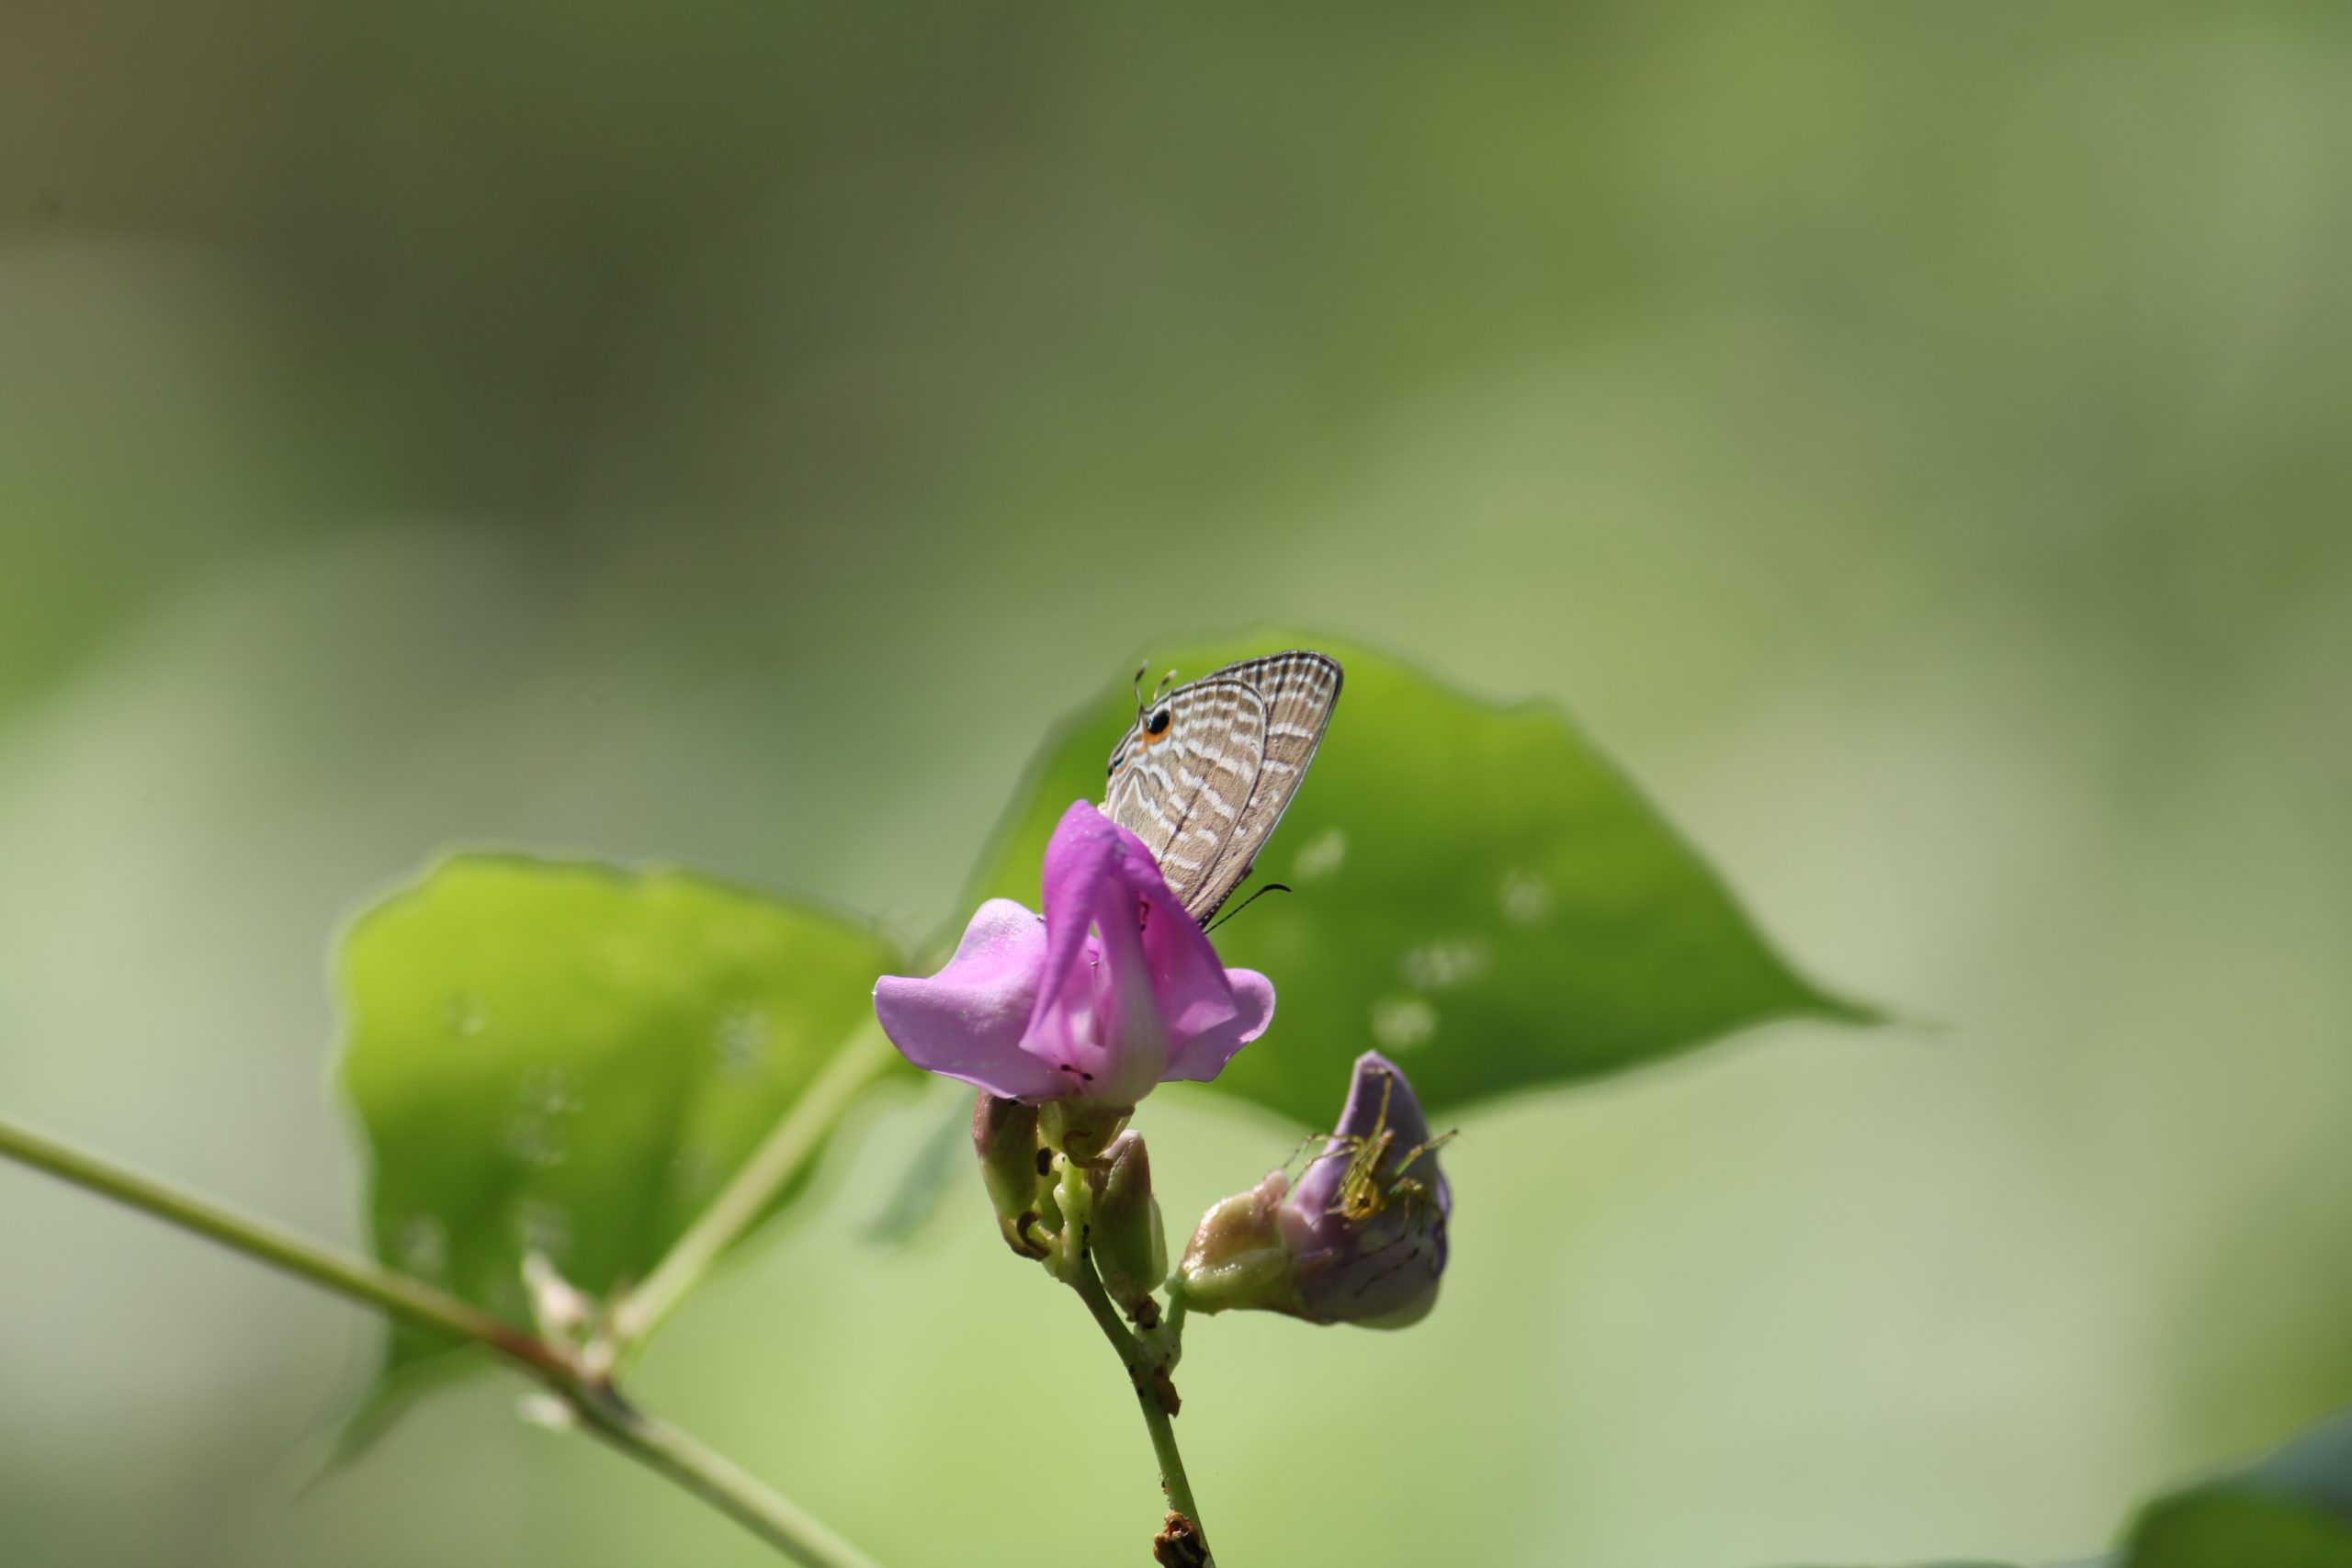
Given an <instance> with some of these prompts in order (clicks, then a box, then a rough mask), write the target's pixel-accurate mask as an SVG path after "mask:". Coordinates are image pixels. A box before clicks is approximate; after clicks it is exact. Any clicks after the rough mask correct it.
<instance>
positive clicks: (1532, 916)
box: [1502, 871, 1552, 926]
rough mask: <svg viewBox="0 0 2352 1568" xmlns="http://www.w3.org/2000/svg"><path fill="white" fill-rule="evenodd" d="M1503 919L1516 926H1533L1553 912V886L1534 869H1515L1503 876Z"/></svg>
mask: <svg viewBox="0 0 2352 1568" xmlns="http://www.w3.org/2000/svg"><path fill="white" fill-rule="evenodd" d="M1502 900H1503V919H1507V920H1509V921H1510V923H1511V924H1513V925H1515V926H1532V925H1533V924H1534V923H1535V922H1536V921H1538V920H1540V919H1543V918H1544V916H1546V915H1548V914H1550V913H1551V912H1552V888H1551V885H1550V884H1548V883H1546V882H1545V881H1544V879H1543V878H1542V877H1540V876H1538V875H1536V874H1534V873H1533V872H1532V871H1514V872H1512V873H1511V874H1510V875H1508V876H1506V877H1504V878H1503V893H1502Z"/></svg>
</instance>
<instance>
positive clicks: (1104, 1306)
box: [1058, 1166, 1216, 1568]
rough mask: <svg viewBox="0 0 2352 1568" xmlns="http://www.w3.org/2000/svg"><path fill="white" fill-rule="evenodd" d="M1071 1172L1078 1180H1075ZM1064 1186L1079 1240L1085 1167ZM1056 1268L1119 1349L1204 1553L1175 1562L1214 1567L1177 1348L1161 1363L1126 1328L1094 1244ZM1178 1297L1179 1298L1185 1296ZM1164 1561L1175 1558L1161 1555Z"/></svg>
mask: <svg viewBox="0 0 2352 1568" xmlns="http://www.w3.org/2000/svg"><path fill="white" fill-rule="evenodd" d="M1073 1174H1075V1176H1076V1179H1075V1180H1072V1179H1071V1178H1072V1175H1073ZM1062 1191H1063V1194H1064V1197H1063V1202H1064V1206H1065V1218H1064V1224H1065V1225H1066V1226H1070V1225H1074V1226H1076V1227H1077V1233H1076V1235H1069V1232H1068V1231H1067V1230H1066V1231H1065V1235H1066V1236H1069V1239H1070V1240H1079V1239H1080V1238H1082V1237H1083V1236H1084V1235H1086V1228H1087V1222H1088V1218H1089V1216H1088V1214H1087V1204H1086V1197H1085V1193H1086V1183H1085V1177H1084V1174H1083V1172H1080V1171H1078V1170H1077V1168H1076V1167H1074V1166H1065V1169H1064V1177H1063V1181H1062ZM1058 1271H1059V1272H1062V1273H1063V1274H1064V1276H1065V1278H1066V1279H1067V1280H1069V1287H1070V1289H1072V1290H1074V1291H1076V1292H1078V1295H1079V1299H1080V1301H1082V1302H1084V1303H1086V1310H1087V1311H1088V1312H1089V1313H1091V1314H1092V1315H1093V1318H1094V1324H1095V1326H1096V1327H1098V1328H1100V1329H1102V1330H1103V1338H1105V1339H1108V1340H1109V1341H1110V1342H1111V1348H1112V1349H1113V1350H1114V1351H1116V1352H1118V1357H1119V1364H1120V1365H1121V1366H1123V1367H1125V1369H1126V1372H1127V1382H1128V1384H1129V1385H1130V1386H1131V1387H1133V1388H1134V1390H1135V1392H1136V1405H1137V1407H1138V1408H1140V1409H1141V1410H1142V1412H1143V1424H1144V1428H1145V1430H1147V1431H1148V1432H1149V1433H1150V1435H1151V1451H1152V1455H1153V1457H1154V1458H1155V1459H1156V1460H1157V1461H1159V1489H1160V1491H1161V1492H1162V1493H1164V1494H1165V1495H1167V1498H1168V1506H1169V1507H1170V1508H1171V1509H1173V1510H1174V1511H1175V1512H1177V1513H1179V1514H1182V1516H1183V1517H1184V1518H1185V1520H1186V1521H1187V1522H1188V1523H1189V1524H1190V1526H1191V1528H1192V1530H1193V1540H1194V1541H1195V1542H1196V1543H1197V1545H1198V1549H1199V1551H1200V1553H1201V1555H1199V1556H1197V1557H1193V1558H1182V1559H1174V1561H1180V1562H1193V1563H1197V1564H1198V1568H1216V1558H1215V1557H1214V1556H1211V1555H1208V1554H1207V1551H1208V1549H1207V1542H1208V1527H1207V1526H1206V1525H1204V1524H1203V1523H1202V1522H1201V1506H1200V1504H1199V1503H1198V1502H1196V1501H1195V1500H1194V1499H1193V1483H1192V1478H1191V1477H1189V1476H1187V1475H1186V1474H1185V1473H1184V1455H1183V1453H1182V1451H1181V1450H1179V1449H1178V1448H1177V1446H1176V1422H1175V1416H1176V1412H1175V1410H1174V1408H1173V1407H1172V1402H1171V1399H1170V1396H1171V1395H1172V1394H1173V1393H1174V1390H1173V1389H1172V1388H1171V1387H1170V1385H1169V1384H1168V1383H1167V1382H1166V1381H1165V1376H1164V1374H1165V1373H1166V1371H1167V1370H1168V1367H1169V1366H1170V1365H1172V1364H1173V1360H1174V1353H1173V1351H1172V1350H1171V1352H1170V1359H1169V1360H1168V1361H1165V1362H1163V1361H1161V1360H1159V1359H1157V1357H1156V1356H1155V1355H1154V1354H1153V1353H1152V1351H1150V1350H1149V1349H1148V1348H1146V1347H1145V1345H1144V1343H1143V1342H1142V1341H1141V1340H1139V1339H1137V1338H1136V1336H1135V1335H1134V1334H1132V1333H1131V1332H1129V1331H1128V1328H1127V1325H1126V1322H1125V1319H1123V1318H1122V1317H1120V1315H1119V1309H1118V1307H1117V1306H1115V1305H1114V1304H1113V1303H1112V1301H1111V1292H1108V1291H1106V1290H1104V1289H1103V1276H1102V1274H1101V1272H1100V1271H1099V1270H1098V1269H1096V1268H1095V1266H1094V1256H1093V1252H1092V1250H1091V1248H1089V1247H1085V1246H1083V1245H1080V1247H1077V1248H1076V1257H1075V1258H1072V1259H1071V1260H1070V1263H1069V1267H1068V1268H1067V1269H1064V1270H1058ZM1178 1300H1179V1301H1180V1302H1181V1301H1182V1298H1181V1297H1179V1298H1178ZM1170 1324H1171V1325H1181V1324H1182V1315H1181V1312H1180V1313H1179V1314H1178V1315H1176V1316H1173V1317H1171V1318H1170ZM1171 1342H1172V1341H1171ZM1160 1561H1162V1562H1168V1561H1171V1559H1169V1558H1164V1557H1163V1558H1161V1559H1160Z"/></svg>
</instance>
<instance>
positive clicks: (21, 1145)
mask: <svg viewBox="0 0 2352 1568" xmlns="http://www.w3.org/2000/svg"><path fill="white" fill-rule="evenodd" d="M0 1156H4V1157H6V1158H8V1159H13V1160H16V1161H17V1162H18V1163H20V1164H23V1165H28V1166H30V1167H32V1168H34V1169H35V1170H40V1171H46V1172H47V1173H48V1174H50V1175H51V1176H54V1177H56V1178H57V1179H59V1180H61V1181H65V1182H70V1183H72V1184H73V1185H74V1186H76V1187H79V1188H82V1189H84V1190H86V1191H90V1192H96V1193H97V1194H99V1195H100V1196H102V1197H107V1198H111V1199H113V1200H114V1201H117V1202H119V1203H122V1204H126V1205H128V1206H129V1207H130V1208H133V1209H137V1210H139V1211H140V1212H141V1213H146V1214H152V1215H153V1216H154V1217H155V1218H157V1219H159V1220H163V1221H164V1222H166V1223H168V1224H175V1225H177V1226H179V1227H180V1228H181V1229H183V1230H187V1231H192V1232H194V1233H195V1234H196V1235H200V1236H203V1237H205V1238H207V1239H208V1240H210V1241H215V1242H218V1243H220V1245H221V1246H223V1247H228V1248H230V1249H231V1250H232V1251H235V1252H241V1253H243V1254H244V1255H245V1256H246V1257H248V1258H255V1259H257V1260H259V1261H260V1262H263V1263H266V1264H268V1265H269V1266H271V1267H272V1268H275V1269H283V1270H284V1271H285V1272H287V1273H288V1274H291V1275H294V1276H295V1277H296V1278H298V1279H302V1280H309V1281H310V1282H311V1283H312V1284H314V1285H319V1286H322V1287H323V1288H325V1289H327V1290H330V1291H333V1292H336V1293H337V1294H339V1295H344V1296H348V1297H350V1298H351V1299H352V1300H354V1301H357V1302H362V1303H366V1304H368V1305H369V1306H373V1307H379V1308H380V1309H382V1310H383V1311H384V1312H387V1313H389V1314H391V1315H392V1316H394V1317H397V1318H401V1319H403V1320H405V1321H406V1322H409V1323H413V1324H415V1325H418V1326H419V1327H422V1328H427V1329H432V1330H434V1331H435V1332H437V1333H440V1334H444V1335H447V1336H448V1337H451V1338H455V1339H466V1340H471V1341H473V1342H475V1343H476V1344H480V1345H482V1346H485V1347H487V1348H489V1349H491V1350H493V1351H495V1352H497V1353H498V1354H499V1355H500V1356H503V1357H504V1358H505V1359H507V1360H509V1361H511V1362H513V1363H514V1364H515V1366H516V1367H518V1368H520V1369H521V1370H522V1371H525V1372H526V1373H528V1374H529V1375H531V1376H532V1377H534V1378H537V1380H538V1381H539V1382H543V1383H545V1384H547V1385H548V1387H549V1388H551V1389H553V1390H554V1391H555V1392H556V1393H559V1394H560V1395H561V1396H562V1397H563V1399H564V1401H565V1403H566V1404H569V1405H570V1406H571V1409H572V1410H573V1411H574V1412H575V1413H577V1414H578V1416H580V1418H581V1420H582V1424H583V1425H584V1426H585V1427H587V1428H588V1430H589V1431H591V1432H593V1433H594V1435H595V1436H596V1437H597V1438H601V1439H602V1440H603V1441H605V1443H607V1444H609V1445H610V1446H612V1447H613V1448H615V1449H617V1450H620V1451H621V1452H623V1453H625V1454H627V1455H628V1456H629V1457H630V1458H631V1459H634V1460H636V1461H638V1462H639V1464H642V1465H645V1466H646V1467H647V1468H649V1469H650V1470H652V1471H654V1472H657V1473H659V1474H661V1475H663V1476H666V1477H668V1478H669V1479H670V1480H671V1481H673V1482H674V1483H676V1484H678V1485H679V1486H682V1487H684V1489H685V1490H687V1491H688V1492H691V1493H693V1494H694V1495H695V1496H697V1497H699V1498H701V1499H702V1500H703V1501H704V1502H706V1503H708V1504H710V1505H711V1506H714V1507H716V1508H718V1509H719V1510H720V1511H721V1512H723V1513H725V1514H726V1515H727V1516H728V1517H730V1518H732V1519H734V1520H735V1521H736V1522H737V1523H739V1524H741V1525H742V1526H743V1527H744V1528H745V1529H749V1530H750V1531H751V1532H752V1534H753V1535H756V1536H758V1537H759V1538H760V1539H761V1540H764V1541H766V1542H767V1543H768V1544H770V1545H771V1546H774V1547H775V1548H776V1549H777V1550H778V1551H782V1552H783V1553H784V1554H785V1555H786V1556H787V1557H790V1558H792V1559H793V1560H795V1561H796V1562H800V1563H802V1564H803V1565H804V1568H875V1563H874V1561H873V1559H871V1558H869V1557H867V1556H866V1555H865V1553H863V1552H861V1551H858V1550H857V1549H856V1548H855V1547H854V1546H851V1545H850V1544H849V1543H848V1542H846V1541H844V1540H842V1539H841V1538H840V1537H839V1536H837V1535H835V1534H833V1532H832V1531H831V1530H829V1529H826V1528H825V1527H824V1526H823V1525H821V1524H820V1523H819V1522H818V1521H817V1520H815V1519H814V1518H811V1517H809V1515H808V1514H806V1513H804V1512H802V1511H801V1510H800V1509H799V1508H798V1507H797V1506H794V1505H793V1504H791V1503H789V1502H787V1501H786V1500H785V1499H784V1498H783V1497H781V1496H778V1495H776V1494H775V1493H774V1492H772V1491H770V1490H768V1489H767V1488H766V1487H765V1486H763V1485H762V1484H761V1483H759V1482H758V1481H757V1480H755V1479H753V1478H752V1476H751V1475H749V1474H747V1473H746V1472H743V1471H742V1470H741V1469H740V1468H738V1467H737V1466H736V1465H735V1464H733V1463H732V1462H731V1461H728V1460H726V1459H724V1458H721V1457H720V1456H719V1455H718V1454H715V1453H713V1452H711V1451H710V1450H708V1449H706V1448H704V1447H703V1446H702V1445H701V1444H699V1443H697V1442H696V1441H695V1439H694V1438H690V1437H688V1436H687V1435H686V1434H684V1432H681V1431H679V1430H678V1429H676V1428H675V1427H671V1426H668V1425H667V1424H665V1423H663V1422H661V1421H657V1420H655V1419H653V1418H652V1417H651V1416H645V1415H643V1414H641V1413H639V1411H637V1410H636V1409H635V1408H633V1407H632V1406H630V1405H629V1404H628V1403H627V1402H626V1401H625V1400H623V1399H622V1398H621V1396H620V1394H619V1393H617V1392H616V1391H615V1389H614V1388H613V1386H612V1384H611V1383H610V1382H606V1381H605V1380H604V1379H602V1378H596V1377H591V1376H588V1375H587V1374H585V1373H583V1372H582V1371H581V1369H580V1368H579V1367H578V1366H577V1365H576V1364H575V1363H574V1362H573V1360H572V1359H571V1357H570V1355H569V1354H568V1353H566V1352H565V1351H563V1350H561V1349H559V1348H556V1347H555V1346H553V1345H550V1344H548V1342H547V1341H546V1340H545V1339H542V1338H540V1337H538V1336H537V1335H536V1334H533V1333H531V1332H529V1331H528V1330H526V1329H524V1328H520V1327H518V1326H516V1325H514V1324H511V1323H508V1322H507V1321H505V1320H504V1319H503V1318H501V1317H498V1316H495V1315H493V1314H490V1313H486V1312H484V1311H482V1310H481V1308H480V1307H478V1306H475V1305H474V1304H473V1303H470V1302H467V1301H461V1300H459V1299H458V1297H456V1296H453V1295H450V1294H449V1293H448V1292H446V1291H441V1290H437V1289H435V1287H433V1286H431V1285H428V1284H426V1283H424V1281H423V1280H415V1279H412V1278H410V1277H409V1276H407V1275H405V1274H396V1273H394V1272H392V1271H391V1270H390V1269H386V1268H384V1267H383V1266H381V1265H380V1264H379V1263H377V1262H375V1261H374V1260H373V1259H371V1258H362V1257H360V1256H358V1255H357V1254H356V1253H349V1252H345V1251H342V1250H341V1249H339V1248H336V1247H331V1246H328V1245H327V1244H325V1243H323V1242H320V1241H314V1240H312V1239H311V1238H310V1237H308V1236H303V1235H296V1234H295V1233H293V1232H291V1231H288V1230H286V1229H284V1228H282V1227H280V1226H278V1225H276V1224H271V1223H270V1222H268V1221H266V1220H262V1219H257V1218H255V1217H254V1216H253V1215H250V1214H243V1213H238V1212H237V1211H236V1210H234V1209H231V1208H228V1207H226V1206H225V1205H222V1204H220V1203H215V1202H212V1201H209V1200H207V1199H203V1198H199V1197H197V1196H196V1195H195V1194H193V1193H190V1192H186V1191H183V1190H180V1189H178V1188H175V1187H172V1186H169V1185H167V1184H165V1183H164V1182H161V1181H157V1180H155V1179H153V1178H151V1177H145V1176H141V1175H139V1174H138V1173H136V1172H134V1171H130V1170H125V1169H123V1168H121V1167H119V1166H118V1165H115V1164H114V1163H112V1162H111V1161H108V1160H106V1159H102V1158H100V1157H98V1156H96V1155H93V1154H89V1153H87V1152H86V1151H84V1150H82V1149H77V1148H75V1147H74V1146H73V1145H69V1144H62V1143H60V1142H58V1141H57V1140H55V1139H53V1138H47V1137H43V1136H42V1135H41V1134H38V1133H34V1132H31V1131H29V1130H28V1129H26V1128H23V1127H18V1126H15V1125H13V1124H11V1123H9V1122H5V1121H0Z"/></svg>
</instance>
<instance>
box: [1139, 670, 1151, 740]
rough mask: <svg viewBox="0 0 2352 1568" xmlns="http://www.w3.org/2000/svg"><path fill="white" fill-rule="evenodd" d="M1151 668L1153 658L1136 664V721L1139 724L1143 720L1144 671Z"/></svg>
mask: <svg viewBox="0 0 2352 1568" xmlns="http://www.w3.org/2000/svg"><path fill="white" fill-rule="evenodd" d="M1150 668H1151V660H1148V659H1147V660H1144V661H1143V662H1142V663H1141V664H1138V665H1136V723H1137V724H1141V723H1142V722H1143V672H1144V671H1147V670H1148V669H1150Z"/></svg>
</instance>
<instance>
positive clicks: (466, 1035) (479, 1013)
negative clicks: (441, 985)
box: [447, 991, 490, 1040]
mask: <svg viewBox="0 0 2352 1568" xmlns="http://www.w3.org/2000/svg"><path fill="white" fill-rule="evenodd" d="M447 1024H448V1027H449V1032H450V1033H452V1034H454V1035H456V1036H457V1037H458V1039H460V1040H471V1039H473V1038H474V1037H475V1036H476V1035H478V1034H480V1033H481V1032H482V1031H483V1030H485V1029H487V1028H489V1027H490V1009H489V1008H488V1007H487V1006H485V1005H483V1002H482V999H481V998H480V997H478V996H476V995H475V994H474V993H473V992H471V991H459V992H458V994H457V995H456V996H454V997H451V998H449V1010H448V1012H447Z"/></svg>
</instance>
